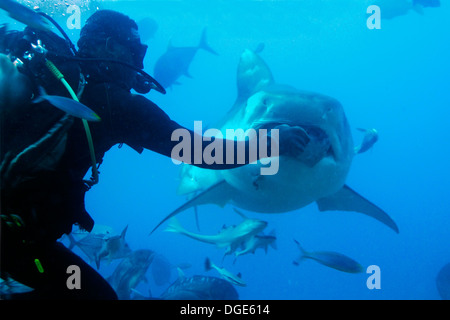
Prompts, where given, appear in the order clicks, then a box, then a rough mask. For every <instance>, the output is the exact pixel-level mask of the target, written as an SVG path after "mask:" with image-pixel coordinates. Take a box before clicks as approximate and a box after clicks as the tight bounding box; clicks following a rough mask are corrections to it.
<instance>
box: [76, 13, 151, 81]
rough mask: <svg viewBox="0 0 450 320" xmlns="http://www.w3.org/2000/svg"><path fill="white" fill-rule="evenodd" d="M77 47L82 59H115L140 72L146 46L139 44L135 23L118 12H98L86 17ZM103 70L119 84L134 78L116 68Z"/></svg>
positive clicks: (130, 70) (113, 66) (132, 72)
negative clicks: (132, 66)
mask: <svg viewBox="0 0 450 320" xmlns="http://www.w3.org/2000/svg"><path fill="white" fill-rule="evenodd" d="M78 47H79V51H78V52H79V55H80V56H82V57H86V58H108V59H115V60H120V61H122V62H127V63H129V64H132V65H134V66H135V67H137V68H139V69H143V68H144V57H145V53H146V51H147V46H146V45H144V44H142V43H141V40H140V37H139V33H138V26H137V24H136V22H135V21H134V20H132V19H130V18H129V17H128V16H126V15H124V14H122V13H120V12H116V11H112V10H100V11H97V12H95V13H94V14H93V15H92V16H90V17H89V18H88V19H87V21H86V24H85V25H84V26H83V28H82V29H81V32H80V39H79V40H78ZM105 69H107V70H108V73H109V76H111V75H112V76H115V78H116V77H117V78H119V79H121V80H122V81H123V80H124V79H131V78H132V79H133V80H129V81H128V80H126V82H130V81H134V78H135V76H136V72H135V71H133V70H132V69H130V68H126V67H123V66H120V65H117V64H116V65H113V64H108V65H107V67H106V68H105Z"/></svg>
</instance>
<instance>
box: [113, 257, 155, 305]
mask: <svg viewBox="0 0 450 320" xmlns="http://www.w3.org/2000/svg"><path fill="white" fill-rule="evenodd" d="M153 258H154V252H153V251H151V250H148V249H141V250H136V251H133V252H131V253H130V254H129V255H128V256H127V257H125V258H124V259H123V260H122V261H121V262H120V263H119V265H118V266H117V268H116V269H115V270H114V272H113V274H112V275H111V276H110V277H108V278H107V279H106V280H107V281H108V282H109V284H110V285H111V286H112V287H113V289H114V290H115V291H116V293H117V296H118V297H119V299H121V300H129V299H130V298H131V293H132V292H133V289H135V288H136V286H137V285H138V284H139V283H140V282H141V281H143V280H144V281H145V280H146V278H145V274H146V273H147V270H148V267H149V266H150V264H151V263H152V261H153Z"/></svg>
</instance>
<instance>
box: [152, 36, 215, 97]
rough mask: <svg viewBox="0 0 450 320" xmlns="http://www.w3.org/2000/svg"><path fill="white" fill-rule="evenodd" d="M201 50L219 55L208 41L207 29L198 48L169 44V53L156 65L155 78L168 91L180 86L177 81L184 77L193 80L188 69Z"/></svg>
mask: <svg viewBox="0 0 450 320" xmlns="http://www.w3.org/2000/svg"><path fill="white" fill-rule="evenodd" d="M199 49H203V50H206V51H208V52H210V53H212V54H214V55H217V53H216V52H215V51H214V50H213V49H212V48H211V47H210V46H209V45H208V43H207V41H206V29H203V32H202V37H201V39H200V42H199V44H198V45H197V46H196V47H174V46H172V45H171V44H169V46H168V48H167V51H166V52H165V53H164V54H163V55H162V56H161V57H160V58H159V59H158V60H157V61H156V63H155V68H154V75H155V78H156V79H158V82H159V83H161V85H162V86H163V87H164V88H166V89H167V88H169V87H170V86H172V85H174V84H178V82H177V80H178V78H179V77H181V76H182V75H184V76H186V77H188V78H192V76H191V75H190V74H189V71H188V69H189V66H190V65H191V62H192V60H193V59H194V56H195V54H196V53H197V51H198V50H199Z"/></svg>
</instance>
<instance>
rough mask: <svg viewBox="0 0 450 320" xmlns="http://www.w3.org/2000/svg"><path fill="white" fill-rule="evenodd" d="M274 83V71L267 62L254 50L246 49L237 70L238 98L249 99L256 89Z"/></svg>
mask: <svg viewBox="0 0 450 320" xmlns="http://www.w3.org/2000/svg"><path fill="white" fill-rule="evenodd" d="M273 83H274V79H273V76H272V72H271V71H270V69H269V67H268V66H267V64H266V63H265V62H264V61H263V60H262V59H261V58H260V57H259V55H257V54H256V53H255V52H253V51H252V50H249V49H247V50H245V51H244V52H243V53H242V55H241V59H240V61H239V65H238V70H237V88H238V100H240V99H247V98H248V97H250V96H251V95H252V94H253V93H255V92H256V91H259V90H261V89H262V88H263V87H265V86H267V85H270V84H273Z"/></svg>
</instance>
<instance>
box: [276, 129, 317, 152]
mask: <svg viewBox="0 0 450 320" xmlns="http://www.w3.org/2000/svg"><path fill="white" fill-rule="evenodd" d="M274 129H278V130H279V148H280V149H279V153H280V155H286V156H291V157H295V158H298V157H299V156H300V155H301V154H302V153H303V152H304V151H305V148H306V146H307V144H308V143H309V141H310V140H311V139H310V137H309V135H308V133H307V132H306V131H305V130H304V129H303V128H302V127H297V126H289V125H287V124H282V125H279V126H276V127H275V128H274Z"/></svg>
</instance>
